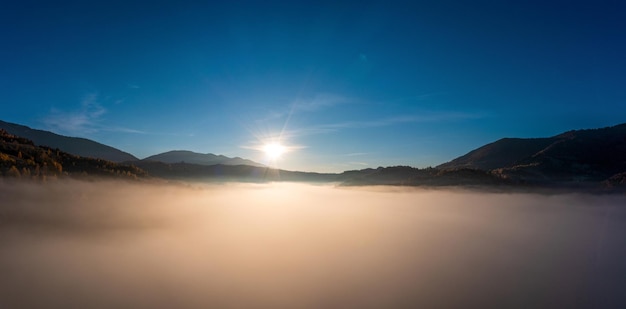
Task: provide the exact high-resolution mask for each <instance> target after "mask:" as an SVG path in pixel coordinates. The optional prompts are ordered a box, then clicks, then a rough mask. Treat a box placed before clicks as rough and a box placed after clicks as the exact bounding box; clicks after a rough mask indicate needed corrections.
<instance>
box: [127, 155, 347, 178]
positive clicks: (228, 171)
mask: <svg viewBox="0 0 626 309" xmlns="http://www.w3.org/2000/svg"><path fill="white" fill-rule="evenodd" d="M132 164H133V165H134V166H137V167H139V168H141V169H142V170H145V171H146V172H148V173H149V174H150V175H151V176H154V177H159V178H165V179H176V180H196V181H219V182H223V181H235V182H240V181H243V182H266V181H302V182H334V181H337V180H338V176H339V175H338V174H324V173H312V172H295V171H285V170H280V169H274V168H269V167H266V166H251V165H224V164H215V165H201V164H193V163H186V162H185V163H183V162H178V163H164V162H160V161H149V160H141V161H137V162H132Z"/></svg>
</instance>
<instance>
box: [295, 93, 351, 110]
mask: <svg viewBox="0 0 626 309" xmlns="http://www.w3.org/2000/svg"><path fill="white" fill-rule="evenodd" d="M349 102H351V100H350V99H349V98H346V97H344V96H340V95H337V94H331V93H321V94H317V95H316V96H315V97H313V98H312V99H308V100H306V99H298V100H296V101H295V102H294V103H293V110H294V111H295V112H313V111H317V110H320V109H324V108H329V107H332V106H336V105H340V104H346V103H349Z"/></svg>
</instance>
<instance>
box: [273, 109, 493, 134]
mask: <svg viewBox="0 0 626 309" xmlns="http://www.w3.org/2000/svg"><path fill="white" fill-rule="evenodd" d="M482 117H484V114H481V113H464V112H436V113H432V112H431V113H423V114H420V115H407V116H397V117H388V118H382V119H374V120H365V121H344V122H336V123H328V124H320V125H315V126H310V127H306V128H301V129H294V130H289V131H286V132H284V134H285V135H288V136H304V135H315V134H324V133H332V132H336V131H339V130H342V129H363V128H375V127H386V126H393V125H399V124H405V123H426V122H441V121H455V120H466V119H479V118H482Z"/></svg>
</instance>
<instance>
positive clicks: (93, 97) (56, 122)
mask: <svg viewBox="0 0 626 309" xmlns="http://www.w3.org/2000/svg"><path fill="white" fill-rule="evenodd" d="M106 112H107V111H106V109H105V108H104V107H102V105H100V104H99V103H98V95H97V94H89V95H86V96H85V97H84V98H83V100H82V101H81V107H80V110H78V111H74V112H66V111H61V110H57V109H52V111H51V112H50V115H48V116H47V117H46V118H45V119H44V123H45V124H46V126H47V127H48V128H50V129H53V130H56V131H59V132H62V133H72V134H77V133H78V134H80V133H93V132H96V131H98V130H97V127H96V123H97V122H98V121H99V119H100V118H101V117H102V115H104V114H106Z"/></svg>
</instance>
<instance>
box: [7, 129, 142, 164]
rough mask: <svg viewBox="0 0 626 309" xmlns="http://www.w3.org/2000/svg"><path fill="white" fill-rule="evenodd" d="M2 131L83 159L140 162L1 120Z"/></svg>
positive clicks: (93, 144) (91, 143) (92, 144)
mask: <svg viewBox="0 0 626 309" xmlns="http://www.w3.org/2000/svg"><path fill="white" fill-rule="evenodd" d="M0 129H4V130H5V131H7V132H8V133H10V134H13V135H17V136H20V137H23V138H27V139H29V140H31V141H33V143H35V145H38V146H47V147H50V148H58V149H60V150H63V151H65V152H67V153H70V154H73V155H77V156H81V157H89V158H98V159H103V160H108V161H112V162H117V163H119V162H125V161H135V160H139V159H138V158H137V157H135V156H133V155H132V154H130V153H128V152H124V151H122V150H119V149H117V148H114V147H111V146H108V145H105V144H102V143H98V142H96V141H93V140H90V139H86V138H82V137H70V136H64V135H60V134H56V133H53V132H50V131H45V130H39V129H32V128H30V127H27V126H24V125H20V124H15V123H10V122H5V121H2V120H0Z"/></svg>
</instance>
